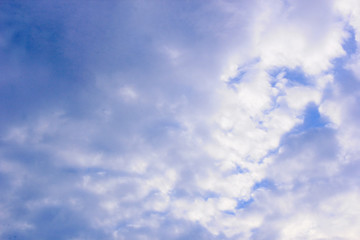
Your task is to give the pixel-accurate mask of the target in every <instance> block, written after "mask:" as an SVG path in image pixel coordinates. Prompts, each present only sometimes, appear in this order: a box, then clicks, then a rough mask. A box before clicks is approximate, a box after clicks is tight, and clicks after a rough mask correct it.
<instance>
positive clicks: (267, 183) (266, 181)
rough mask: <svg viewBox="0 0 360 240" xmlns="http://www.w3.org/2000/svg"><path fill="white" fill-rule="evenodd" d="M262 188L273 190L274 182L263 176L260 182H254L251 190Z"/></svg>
mask: <svg viewBox="0 0 360 240" xmlns="http://www.w3.org/2000/svg"><path fill="white" fill-rule="evenodd" d="M264 188H265V189H270V190H273V189H275V188H276V187H275V184H274V182H273V181H271V180H270V179H267V178H265V179H263V180H261V181H260V182H257V183H255V184H254V186H253V188H252V190H253V191H255V190H257V189H264Z"/></svg>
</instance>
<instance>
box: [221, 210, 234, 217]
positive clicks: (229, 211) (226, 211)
mask: <svg viewBox="0 0 360 240" xmlns="http://www.w3.org/2000/svg"><path fill="white" fill-rule="evenodd" d="M223 213H225V214H228V215H232V216H235V215H236V213H235V212H234V211H231V210H225V211H223Z"/></svg>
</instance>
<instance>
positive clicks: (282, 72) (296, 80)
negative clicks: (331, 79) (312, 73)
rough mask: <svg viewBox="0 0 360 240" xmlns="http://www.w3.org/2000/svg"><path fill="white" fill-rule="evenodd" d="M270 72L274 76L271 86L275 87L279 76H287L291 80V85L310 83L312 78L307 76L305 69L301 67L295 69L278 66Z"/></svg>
mask: <svg viewBox="0 0 360 240" xmlns="http://www.w3.org/2000/svg"><path fill="white" fill-rule="evenodd" d="M268 74H269V75H270V76H271V77H272V79H273V81H271V82H270V83H271V86H272V87H275V85H276V83H277V80H278V79H279V78H281V77H282V78H286V79H287V80H289V82H288V84H289V85H290V86H291V85H310V84H311V78H310V77H309V76H306V75H305V73H304V71H303V70H302V69H301V68H300V67H296V68H294V69H290V68H286V67H276V68H273V69H270V70H269V71H268Z"/></svg>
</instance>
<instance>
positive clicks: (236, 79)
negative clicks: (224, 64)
mask: <svg viewBox="0 0 360 240" xmlns="http://www.w3.org/2000/svg"><path fill="white" fill-rule="evenodd" d="M259 62H260V58H254V59H251V60H250V61H248V62H246V63H245V64H243V65H241V66H239V67H238V68H237V74H236V76H234V77H232V78H230V79H229V80H228V86H233V85H234V84H239V83H240V82H241V80H242V79H243V78H244V76H245V75H246V73H247V72H248V71H249V70H250V69H251V68H252V67H253V66H255V65H256V64H257V63H259Z"/></svg>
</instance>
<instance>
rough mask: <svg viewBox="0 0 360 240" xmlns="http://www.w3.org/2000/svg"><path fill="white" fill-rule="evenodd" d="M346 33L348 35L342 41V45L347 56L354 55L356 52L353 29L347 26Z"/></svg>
mask: <svg viewBox="0 0 360 240" xmlns="http://www.w3.org/2000/svg"><path fill="white" fill-rule="evenodd" d="M348 33H349V37H348V38H347V39H346V40H345V41H344V43H343V45H342V47H343V49H344V50H345V52H346V55H347V56H349V55H351V54H354V53H355V52H356V50H357V46H356V39H355V30H354V28H352V27H350V26H349V27H348Z"/></svg>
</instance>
